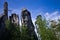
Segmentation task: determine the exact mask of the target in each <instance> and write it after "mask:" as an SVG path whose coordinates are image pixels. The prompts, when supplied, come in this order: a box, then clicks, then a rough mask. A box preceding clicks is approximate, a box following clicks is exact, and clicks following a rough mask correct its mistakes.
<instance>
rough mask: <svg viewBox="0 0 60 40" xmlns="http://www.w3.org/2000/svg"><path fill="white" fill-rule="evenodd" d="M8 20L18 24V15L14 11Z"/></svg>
mask: <svg viewBox="0 0 60 40" xmlns="http://www.w3.org/2000/svg"><path fill="white" fill-rule="evenodd" d="M10 21H11V22H12V23H13V24H16V25H19V17H18V15H16V14H15V13H13V14H12V15H11V16H10Z"/></svg>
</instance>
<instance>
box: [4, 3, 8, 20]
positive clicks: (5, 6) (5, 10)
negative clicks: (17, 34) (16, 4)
mask: <svg viewBox="0 0 60 40" xmlns="http://www.w3.org/2000/svg"><path fill="white" fill-rule="evenodd" d="M4 14H5V16H6V19H8V3H7V2H4Z"/></svg>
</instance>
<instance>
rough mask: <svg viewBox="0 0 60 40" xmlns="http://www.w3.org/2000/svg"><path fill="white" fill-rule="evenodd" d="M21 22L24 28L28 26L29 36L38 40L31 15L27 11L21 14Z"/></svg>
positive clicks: (24, 10)
mask: <svg viewBox="0 0 60 40" xmlns="http://www.w3.org/2000/svg"><path fill="white" fill-rule="evenodd" d="M21 22H22V26H26V27H27V28H28V30H29V35H32V34H33V36H34V38H35V40H38V38H37V36H36V33H35V31H34V25H33V23H32V20H31V14H30V12H29V11H28V10H27V9H23V10H22V13H21Z"/></svg>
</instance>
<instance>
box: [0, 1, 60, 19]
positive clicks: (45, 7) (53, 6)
mask: <svg viewBox="0 0 60 40" xmlns="http://www.w3.org/2000/svg"><path fill="white" fill-rule="evenodd" d="M6 1H7V2H8V9H9V10H12V13H14V12H15V13H17V14H18V15H19V16H20V14H21V9H22V8H27V9H28V10H29V11H30V12H31V15H32V19H33V20H35V18H36V16H37V15H39V14H41V15H43V16H46V18H47V19H48V18H51V17H53V16H54V17H53V18H55V17H56V19H57V18H58V17H60V14H59V13H60V0H6ZM3 4H4V0H0V14H1V13H2V10H3ZM9 15H11V13H10V12H9ZM51 15H52V16H51ZM57 16H58V17H57Z"/></svg>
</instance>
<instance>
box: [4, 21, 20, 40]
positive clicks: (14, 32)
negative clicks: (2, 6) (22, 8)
mask: <svg viewBox="0 0 60 40" xmlns="http://www.w3.org/2000/svg"><path fill="white" fill-rule="evenodd" d="M5 24H6V27H5V31H6V33H7V34H8V35H7V34H6V35H7V37H9V38H8V40H20V28H19V26H16V25H14V24H12V23H11V22H10V21H9V20H7V21H6V22H5Z"/></svg>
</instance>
